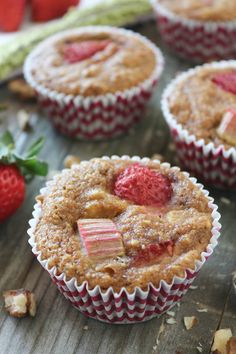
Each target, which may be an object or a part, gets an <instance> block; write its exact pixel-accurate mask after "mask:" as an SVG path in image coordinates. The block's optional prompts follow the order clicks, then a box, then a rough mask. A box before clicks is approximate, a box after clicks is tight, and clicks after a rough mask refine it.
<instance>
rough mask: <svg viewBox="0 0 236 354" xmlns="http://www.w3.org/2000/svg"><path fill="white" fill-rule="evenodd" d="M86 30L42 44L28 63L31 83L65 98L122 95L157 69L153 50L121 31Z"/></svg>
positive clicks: (133, 36)
mask: <svg viewBox="0 0 236 354" xmlns="http://www.w3.org/2000/svg"><path fill="white" fill-rule="evenodd" d="M117 31H118V32H116V31H109V30H101V31H98V30H97V31H94V32H91V31H89V30H87V31H86V28H85V29H84V31H83V32H82V33H81V31H80V33H79V34H75V33H74V34H72V33H71V34H70V33H67V34H64V35H63V34H62V35H61V36H60V37H59V36H56V37H55V38H54V39H53V40H50V41H45V43H43V44H41V45H40V49H38V50H37V55H34V57H33V60H32V62H31V65H30V66H31V73H32V75H33V77H34V80H35V81H36V82H37V83H38V84H41V85H42V86H43V87H46V88H48V89H50V90H53V91H57V92H60V93H64V94H67V95H70V94H71V95H82V96H97V95H103V94H106V93H115V92H117V91H124V90H126V89H130V88H132V87H134V86H137V85H139V84H140V83H142V82H143V81H145V80H146V79H148V78H149V77H150V76H151V75H152V73H153V72H154V70H155V68H156V66H157V64H158V63H157V59H156V56H155V52H154V50H153V49H152V48H151V47H150V46H149V45H148V44H147V43H145V41H144V40H142V39H141V38H140V37H138V36H137V35H134V34H132V33H130V32H128V31H127V32H125V31H121V30H117Z"/></svg>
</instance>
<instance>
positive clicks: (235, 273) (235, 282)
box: [233, 272, 236, 293]
mask: <svg viewBox="0 0 236 354" xmlns="http://www.w3.org/2000/svg"><path fill="white" fill-rule="evenodd" d="M233 287H234V292H235V293H236V272H234V273H233Z"/></svg>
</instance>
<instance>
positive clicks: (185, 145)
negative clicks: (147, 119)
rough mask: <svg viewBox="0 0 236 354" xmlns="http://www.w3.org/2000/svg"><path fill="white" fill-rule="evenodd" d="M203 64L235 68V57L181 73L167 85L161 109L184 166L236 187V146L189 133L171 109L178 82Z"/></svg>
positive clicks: (221, 184)
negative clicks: (220, 143)
mask: <svg viewBox="0 0 236 354" xmlns="http://www.w3.org/2000/svg"><path fill="white" fill-rule="evenodd" d="M202 68H209V69H211V68H212V69H227V68H235V70H236V60H228V61H220V62H214V63H210V64H204V65H201V66H197V67H196V68H194V69H190V70H188V71H186V72H184V73H182V74H180V75H179V76H178V77H177V78H176V79H174V80H173V81H172V82H171V83H170V84H169V85H168V86H167V88H166V89H165V91H164V94H163V96H162V102H161V106H162V112H163V115H164V117H165V119H166V121H167V123H168V125H169V128H170V131H171V134H172V138H173V141H174V143H175V146H176V153H177V156H178V158H179V161H180V164H181V167H182V168H184V169H186V170H188V171H189V172H191V173H192V174H193V175H194V176H196V177H198V178H200V179H201V180H202V181H204V182H205V183H207V184H209V185H210V186H213V187H217V188H223V189H229V190H231V189H235V188H236V148H235V147H231V148H229V149H226V147H225V146H224V145H219V146H216V145H215V144H214V143H213V142H210V143H206V142H205V141H204V140H203V139H200V140H198V139H197V138H196V136H195V135H193V134H190V133H189V132H188V131H187V129H185V128H184V127H183V126H182V125H181V124H179V123H178V122H177V120H176V117H174V116H173V114H172V113H171V112H170V108H169V102H168V100H169V97H171V95H172V94H173V93H174V92H175V89H176V86H177V85H178V84H179V83H181V82H182V81H184V80H186V79H187V78H188V77H190V76H192V75H195V74H197V73H198V72H199V71H200V70H202Z"/></svg>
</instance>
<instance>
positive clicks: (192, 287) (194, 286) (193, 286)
mask: <svg viewBox="0 0 236 354" xmlns="http://www.w3.org/2000/svg"><path fill="white" fill-rule="evenodd" d="M197 288H198V286H197V285H190V287H189V289H191V290H196V289H197Z"/></svg>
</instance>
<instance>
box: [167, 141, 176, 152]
mask: <svg viewBox="0 0 236 354" xmlns="http://www.w3.org/2000/svg"><path fill="white" fill-rule="evenodd" d="M168 150H169V151H175V144H173V143H170V144H169V145H168Z"/></svg>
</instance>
